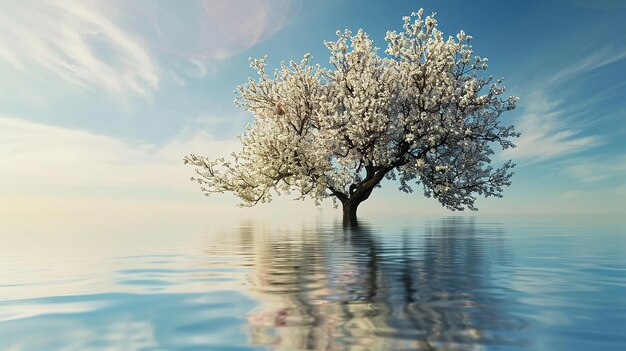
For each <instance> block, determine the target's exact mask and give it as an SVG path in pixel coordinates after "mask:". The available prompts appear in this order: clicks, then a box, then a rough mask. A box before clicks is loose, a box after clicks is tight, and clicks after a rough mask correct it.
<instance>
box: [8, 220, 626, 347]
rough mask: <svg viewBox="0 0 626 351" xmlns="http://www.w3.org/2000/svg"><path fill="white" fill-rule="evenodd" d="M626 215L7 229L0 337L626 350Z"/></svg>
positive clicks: (127, 343) (76, 343)
mask: <svg viewBox="0 0 626 351" xmlns="http://www.w3.org/2000/svg"><path fill="white" fill-rule="evenodd" d="M622 223H623V222H622ZM622 223H620V222H619V221H616V222H612V223H609V222H606V221H578V222H576V221H573V220H571V219H568V220H550V221H539V220H536V219H517V220H515V219H513V220H511V219H507V220H502V219H495V220H493V219H492V220H487V219H480V218H463V217H457V218H455V217H451V218H435V219H420V220H412V221H396V222H385V223H365V224H364V225H363V226H361V227H359V228H347V229H346V228H343V227H342V226H341V225H340V224H337V223H335V222H331V223H325V222H317V223H316V222H310V223H303V224H293V223H292V224H290V225H275V224H272V223H269V222H253V221H243V222H235V223H233V224H230V225H223V226H213V227H211V228H205V229H202V230H188V229H185V228H179V229H177V228H168V229H167V230H165V231H162V232H159V233H157V232H155V233H143V234H137V233H132V232H131V233H129V232H124V231H118V232H106V231H105V232H102V231H101V232H99V233H97V234H95V233H93V232H91V233H90V232H84V233H62V232H59V233H54V235H45V234H43V233H39V234H40V235H30V236H18V235H15V236H11V237H9V236H8V235H4V236H0V239H1V240H3V241H2V242H0V243H1V244H2V246H1V247H0V253H1V254H2V255H1V257H0V350H11V351H17V350H475V349H481V350H625V349H626V230H625V226H624V225H623V224H622Z"/></svg>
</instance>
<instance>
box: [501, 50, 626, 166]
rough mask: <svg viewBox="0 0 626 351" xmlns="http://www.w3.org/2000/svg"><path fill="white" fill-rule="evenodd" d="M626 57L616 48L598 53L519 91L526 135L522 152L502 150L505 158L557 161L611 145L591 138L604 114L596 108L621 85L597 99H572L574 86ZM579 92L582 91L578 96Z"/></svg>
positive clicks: (605, 89) (521, 124)
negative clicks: (591, 131) (588, 129)
mask: <svg viewBox="0 0 626 351" xmlns="http://www.w3.org/2000/svg"><path fill="white" fill-rule="evenodd" d="M624 59H626V51H620V50H618V49H614V48H606V49H602V50H598V51H597V52H595V53H594V54H591V55H589V56H587V57H584V58H582V59H580V60H578V61H575V62H573V63H571V64H569V65H567V66H565V67H562V68H561V69H559V70H557V71H556V72H555V73H552V74H549V73H548V74H545V75H544V76H543V78H539V79H535V80H530V81H529V83H528V85H527V86H525V87H523V88H522V89H519V90H520V91H521V93H520V95H521V97H522V99H521V104H520V109H522V111H523V112H522V115H521V116H520V117H519V118H518V120H517V122H516V123H515V126H516V129H517V130H518V131H519V132H521V134H522V136H521V137H520V138H519V139H518V140H516V142H515V143H516V145H517V148H514V149H507V150H505V151H504V152H502V154H501V156H502V158H506V159H508V158H512V159H514V160H517V161H519V162H520V163H521V164H522V165H529V164H533V163H538V162H542V161H547V160H552V159H556V158H559V157H563V156H569V155H572V154H575V153H579V152H583V151H586V150H589V149H592V148H595V147H597V146H599V145H602V144H604V143H606V142H607V138H606V137H604V136H601V135H595V134H589V133H587V131H586V129H585V128H586V127H587V126H588V125H593V123H595V122H597V121H598V120H600V119H601V118H603V117H604V116H598V115H596V112H595V110H597V107H598V106H599V105H600V104H601V103H602V102H603V101H604V100H606V99H608V98H610V97H612V96H614V95H615V91H616V90H617V91H619V88H620V85H621V84H623V83H616V85H614V86H610V87H603V88H602V89H599V90H597V91H595V94H594V95H589V96H586V97H585V99H580V98H577V97H575V96H573V95H572V91H571V89H568V88H570V87H572V86H575V85H571V83H572V82H573V81H575V80H576V79H579V78H581V77H582V76H584V75H585V74H588V73H590V72H592V71H594V70H597V69H600V68H602V67H605V66H607V65H610V64H613V63H615V62H618V61H622V60H624ZM574 93H576V92H574Z"/></svg>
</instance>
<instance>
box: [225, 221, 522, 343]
mask: <svg viewBox="0 0 626 351" xmlns="http://www.w3.org/2000/svg"><path fill="white" fill-rule="evenodd" d="M378 234H379V233H377V229H376V228H373V227H368V226H366V225H362V224H361V225H360V226H358V227H348V228H343V227H341V226H337V227H332V228H324V227H319V228H315V229H314V230H302V231H299V232H294V231H291V232H274V231H267V230H262V229H259V228H255V227H253V226H252V225H246V226H242V228H241V231H240V235H239V239H240V240H241V241H240V244H242V247H244V248H246V249H245V250H244V251H247V252H243V253H244V254H246V255H248V257H249V259H250V265H251V268H252V272H253V273H252V274H251V276H250V282H251V289H250V294H252V295H253V296H254V297H255V298H257V299H258V301H259V302H260V304H261V307H260V308H259V309H257V310H255V311H252V312H251V313H250V314H249V315H248V321H249V332H250V335H251V343H253V344H256V345H268V346H271V347H273V349H276V350H327V349H332V350H336V349H346V350H353V349H354V350H356V349H407V350H409V349H410V350H415V349H424V350H447V349H451V348H452V349H462V350H464V349H475V348H481V346H484V345H517V346H521V345H523V344H524V343H523V340H520V339H516V338H512V337H510V336H506V335H510V334H511V333H510V331H513V330H517V329H520V328H523V327H524V325H525V323H524V322H523V321H522V320H520V319H518V318H516V317H514V316H512V315H511V314H509V313H507V304H508V303H510V302H508V301H506V300H505V299H504V297H503V296H504V295H503V294H502V287H501V286H497V284H496V283H495V282H494V280H493V279H492V276H491V272H492V264H493V263H494V262H496V263H500V264H501V263H503V262H504V263H506V252H505V251H506V245H505V243H504V242H503V239H502V238H501V236H502V235H501V230H500V229H498V228H497V226H495V227H494V226H491V227H489V226H482V225H481V226H477V225H475V223H474V222H473V221H472V220H471V219H469V220H468V219H448V220H443V221H440V222H436V223H432V224H431V225H430V226H427V227H426V228H421V229H412V228H406V229H404V230H402V231H401V232H400V233H397V232H395V233H393V232H390V233H388V232H386V233H381V235H378ZM236 242H237V240H235V242H234V243H233V244H237V243H236Z"/></svg>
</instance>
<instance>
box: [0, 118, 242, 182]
mask: <svg viewBox="0 0 626 351" xmlns="http://www.w3.org/2000/svg"><path fill="white" fill-rule="evenodd" d="M0 140H2V143H1V144H0V182H2V183H4V184H5V185H6V184H14V185H20V184H22V185H23V186H28V184H44V185H45V186H52V187H54V186H60V185H61V186H63V185H64V186H88V187H92V188H96V189H97V188H98V187H101V186H125V185H132V186H141V187H153V188H165V189H183V188H187V189H188V188H189V184H190V182H189V181H188V179H189V177H190V176H191V175H192V174H193V170H192V169H191V168H189V167H186V166H184V165H183V162H182V158H183V156H184V155H186V154H189V153H198V154H208V155H211V156H226V155H228V154H229V153H230V152H232V151H235V150H237V149H238V147H239V142H238V141H237V140H236V139H229V140H216V139H215V138H213V137H211V136H210V135H209V134H208V133H206V132H202V131H193V132H192V129H191V128H188V129H187V130H186V131H184V132H182V133H180V134H179V135H177V136H176V137H174V138H173V139H172V140H170V141H169V142H168V143H166V144H164V145H162V146H158V145H152V144H144V145H138V144H135V143H129V142H126V141H123V140H119V139H116V138H112V137H108V136H102V135H98V134H94V133H90V132H86V131H81V130H74V129H68V128H61V127H55V126H49V125H44V124H38V123H32V122H27V121H24V120H21V119H16V118H5V117H0Z"/></svg>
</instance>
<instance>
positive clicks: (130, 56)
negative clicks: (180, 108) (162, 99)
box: [0, 0, 159, 96]
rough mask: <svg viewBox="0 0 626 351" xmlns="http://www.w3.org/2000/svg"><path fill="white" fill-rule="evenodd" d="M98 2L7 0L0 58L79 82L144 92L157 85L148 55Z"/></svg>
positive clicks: (0, 14) (0, 17) (0, 20)
mask: <svg viewBox="0 0 626 351" xmlns="http://www.w3.org/2000/svg"><path fill="white" fill-rule="evenodd" d="M102 4H104V3H102V2H90V1H88V2H84V1H79V2H75V1H74V2H67V1H29V0H25V1H9V2H5V3H3V7H2V11H0V59H4V60H5V61H7V62H8V63H9V64H11V65H13V66H16V67H18V68H20V69H23V70H30V69H31V66H32V65H33V64H35V65H37V66H38V67H42V68H43V69H44V70H45V71H47V72H51V73H53V74H54V75H55V76H57V77H59V78H61V79H62V80H64V81H67V82H70V83H72V84H74V85H76V86H78V87H80V88H83V89H89V90H96V89H103V90H105V91H109V92H113V93H116V94H126V93H135V94H140V95H143V96H148V95H150V93H151V92H152V91H154V90H155V89H157V88H158V85H159V75H158V69H157V67H156V64H155V62H154V60H153V59H152V58H151V56H150V54H149V52H148V50H147V49H146V48H145V47H144V46H143V45H142V43H141V41H140V39H139V38H137V37H136V36H133V35H131V34H130V33H129V32H127V31H125V30H124V29H123V28H122V27H120V26H119V25H118V24H116V22H115V21H114V18H113V16H112V13H111V12H110V11H105V9H104V8H102V7H100V5H102Z"/></svg>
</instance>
